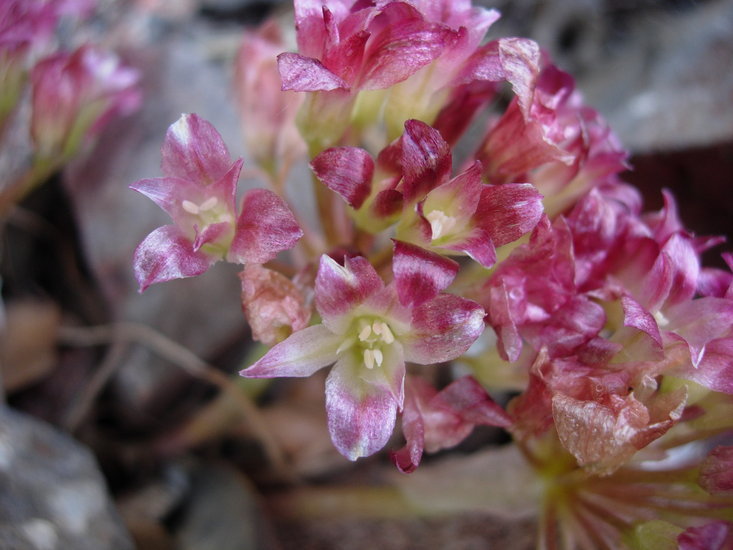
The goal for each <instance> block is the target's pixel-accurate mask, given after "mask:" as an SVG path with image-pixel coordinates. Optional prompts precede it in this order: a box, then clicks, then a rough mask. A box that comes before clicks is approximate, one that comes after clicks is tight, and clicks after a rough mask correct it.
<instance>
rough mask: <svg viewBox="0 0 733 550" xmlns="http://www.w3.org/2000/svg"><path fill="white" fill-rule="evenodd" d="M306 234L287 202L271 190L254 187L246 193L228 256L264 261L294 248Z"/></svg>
mask: <svg viewBox="0 0 733 550" xmlns="http://www.w3.org/2000/svg"><path fill="white" fill-rule="evenodd" d="M302 236H303V230H302V229H300V226H299V225H298V222H297V221H296V220H295V216H294V215H293V212H292V211H291V210H290V208H289V207H288V205H287V204H286V203H285V201H283V200H282V199H281V198H280V197H278V196H277V195H276V194H275V193H273V192H272V191H269V190H267V189H251V190H250V191H248V192H247V194H246V195H245V196H244V201H243V202H242V213H241V214H240V215H239V219H238V220H237V228H236V232H235V234H234V240H233V241H232V245H231V248H230V249H229V255H228V256H227V259H228V260H229V261H230V262H237V263H246V262H254V263H257V264H263V263H265V262H269V261H270V260H272V259H273V258H274V257H275V256H277V255H278V254H279V253H280V252H282V251H283V250H289V249H291V248H292V247H293V246H295V243H296V242H298V239H300V238H301V237H302Z"/></svg>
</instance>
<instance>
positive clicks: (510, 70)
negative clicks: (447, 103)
mask: <svg viewBox="0 0 733 550" xmlns="http://www.w3.org/2000/svg"><path fill="white" fill-rule="evenodd" d="M540 59H541V54H540V48H539V46H538V45H537V43H536V42H534V41H533V40H529V39H526V38H501V39H499V40H495V41H493V42H489V43H488V44H486V45H484V46H482V47H481V48H479V49H478V50H476V53H474V54H473V55H472V56H471V58H470V59H469V60H468V61H467V63H466V64H465V67H464V69H463V70H462V72H461V75H460V77H459V79H458V82H460V83H464V84H467V83H470V82H472V81H474V80H485V81H490V82H499V81H502V80H506V81H507V82H509V83H510V84H511V85H512V89H513V91H514V94H515V95H516V96H517V99H518V101H519V105H520V107H521V111H522V114H523V115H524V117H525V118H526V117H528V115H529V109H530V106H531V103H532V98H533V95H534V88H535V84H536V82H537V77H538V75H539V74H540Z"/></svg>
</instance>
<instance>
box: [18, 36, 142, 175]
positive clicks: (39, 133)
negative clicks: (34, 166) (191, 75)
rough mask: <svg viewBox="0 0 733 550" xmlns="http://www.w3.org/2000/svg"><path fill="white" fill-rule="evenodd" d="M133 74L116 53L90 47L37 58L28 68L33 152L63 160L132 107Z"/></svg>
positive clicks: (135, 95) (135, 96)
mask: <svg viewBox="0 0 733 550" xmlns="http://www.w3.org/2000/svg"><path fill="white" fill-rule="evenodd" d="M138 79H139V74H138V72H137V71H136V70H134V69H132V68H130V67H127V66H126V65H124V64H123V63H122V62H121V61H120V60H119V59H118V58H117V56H115V55H114V54H112V53H109V52H105V51H103V50H99V49H97V48H94V47H92V46H82V47H81V48H79V49H78V50H76V51H75V52H73V53H71V54H67V53H59V54H55V55H53V56H51V57H49V58H47V59H44V60H43V61H41V62H39V63H38V64H37V65H36V66H35V67H34V69H33V72H32V73H31V81H32V84H33V115H32V121H31V136H32V137H33V142H34V144H35V146H36V150H37V154H38V155H39V156H40V157H41V158H44V159H49V160H52V161H53V160H57V159H68V158H69V157H70V156H71V155H73V154H74V153H75V152H76V151H78V150H79V148H80V147H83V146H86V145H89V144H90V143H91V142H92V141H93V139H94V138H95V137H96V136H97V135H98V134H99V133H100V132H101V130H102V129H103V128H104V126H105V125H106V124H107V123H109V122H110V121H111V120H112V119H113V118H115V117H117V116H123V115H127V114H130V113H131V112H133V111H135V110H136V109H137V108H138V106H139V104H140V100H141V95H140V90H139V89H138V86H137V83H138Z"/></svg>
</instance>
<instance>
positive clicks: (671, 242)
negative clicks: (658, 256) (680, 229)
mask: <svg viewBox="0 0 733 550" xmlns="http://www.w3.org/2000/svg"><path fill="white" fill-rule="evenodd" d="M662 253H663V254H666V255H667V257H668V258H669V260H670V263H671V268H672V277H673V278H672V288H671V289H670V291H669V295H668V296H667V301H666V302H665V305H667V306H670V305H673V304H678V303H681V302H686V301H689V300H691V299H692V297H693V296H694V295H695V290H696V287H697V279H698V277H699V275H700V257H699V255H698V253H697V252H696V251H695V249H694V247H693V244H692V241H691V240H690V239H689V238H688V237H685V236H683V235H681V234H680V233H676V234H674V235H672V236H671V237H670V238H669V239H667V242H665V243H664V246H663V247H662Z"/></svg>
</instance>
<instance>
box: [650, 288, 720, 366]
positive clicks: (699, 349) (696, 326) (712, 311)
mask: <svg viewBox="0 0 733 550" xmlns="http://www.w3.org/2000/svg"><path fill="white" fill-rule="evenodd" d="M664 316H665V317H666V318H667V320H668V323H667V324H666V325H664V326H662V330H663V331H665V333H667V334H668V335H670V336H671V337H672V338H673V339H676V340H681V341H683V342H685V343H686V344H687V346H688V347H689V350H690V359H691V361H692V365H693V366H694V367H697V366H698V365H699V363H700V361H701V360H702V359H703V357H704V354H705V347H706V345H707V344H708V343H709V342H712V341H713V340H715V339H718V338H730V337H733V300H728V299H725V298H713V297H707V298H700V299H698V300H690V301H688V302H683V303H680V304H677V305H676V306H673V307H671V308H669V309H666V310H665V311H664Z"/></svg>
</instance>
